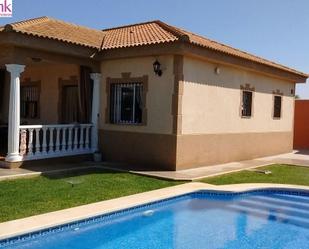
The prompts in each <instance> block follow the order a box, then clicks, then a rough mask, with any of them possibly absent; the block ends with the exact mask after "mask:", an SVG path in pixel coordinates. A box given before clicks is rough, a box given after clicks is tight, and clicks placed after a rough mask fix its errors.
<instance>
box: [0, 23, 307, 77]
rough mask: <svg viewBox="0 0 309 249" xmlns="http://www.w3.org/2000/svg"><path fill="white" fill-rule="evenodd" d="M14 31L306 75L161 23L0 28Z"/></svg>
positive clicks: (110, 47) (109, 47) (40, 24)
mask: <svg viewBox="0 0 309 249" xmlns="http://www.w3.org/2000/svg"><path fill="white" fill-rule="evenodd" d="M5 30H6V31H15V32H20V33H23V34H28V35H33V36H37V37H42V38H48V39H54V40H59V41H63V42H68V43H72V44H77V45H82V46H86V47H91V48H96V49H98V50H109V49H115V48H126V47H136V46H147V45H151V44H158V43H170V42H177V41H183V42H187V43H191V44H194V45H196V46H200V47H205V48H208V49H211V50H215V51H218V52H221V53H225V54H228V55H231V56H235V57H239V58H243V59H245V60H248V61H252V62H256V63H260V64H263V65H267V66H271V67H274V68H278V69H281V70H284V71H288V72H291V73H295V74H297V75H301V76H303V77H308V75H307V74H304V73H302V72H299V71H296V70H294V69H291V68H288V67H285V66H283V65H280V64H278V63H275V62H272V61H269V60H266V59H263V58H261V57H258V56H255V55H252V54H249V53H247V52H244V51H241V50H239V49H235V48H232V47H230V46H227V45H224V44H222V43H219V42H216V41H213V40H210V39H208V38H205V37H202V36H199V35H196V34H194V33H191V32H188V31H186V30H183V29H180V28H177V27H174V26H171V25H168V24H166V23H163V22H161V21H151V22H145V23H138V24H133V25H128V26H122V27H116V28H111V29H105V30H102V31H100V30H95V29H90V28H86V27H82V26H78V25H75V24H71V23H67V22H63V21H59V20H56V19H53V18H49V17H39V18H35V19H30V20H26V21H21V22H17V23H12V24H8V25H6V26H4V27H0V32H1V31H5Z"/></svg>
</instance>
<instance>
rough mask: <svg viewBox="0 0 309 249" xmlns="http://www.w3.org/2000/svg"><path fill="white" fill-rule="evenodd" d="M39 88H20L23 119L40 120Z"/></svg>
mask: <svg viewBox="0 0 309 249" xmlns="http://www.w3.org/2000/svg"><path fill="white" fill-rule="evenodd" d="M39 94H40V93H39V87H38V86H22V87H21V88H20V96H21V102H20V105H21V106H20V115H21V117H22V118H39V97H40V96H39Z"/></svg>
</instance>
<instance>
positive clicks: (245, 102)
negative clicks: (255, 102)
mask: <svg viewBox="0 0 309 249" xmlns="http://www.w3.org/2000/svg"><path fill="white" fill-rule="evenodd" d="M241 115H242V116H243V117H251V115H252V92H251V91H243V92H242V110H241Z"/></svg>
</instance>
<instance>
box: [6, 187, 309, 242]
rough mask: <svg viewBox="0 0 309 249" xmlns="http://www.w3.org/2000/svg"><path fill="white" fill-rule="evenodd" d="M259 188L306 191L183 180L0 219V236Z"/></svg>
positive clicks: (291, 188)
mask: <svg viewBox="0 0 309 249" xmlns="http://www.w3.org/2000/svg"><path fill="white" fill-rule="evenodd" d="M263 189H276V190H290V191H305V192H307V191H308V193H309V187H307V186H300V185H285V184H233V185H221V186H215V185H210V184H206V183H200V182H191V183H185V184H181V185H177V186H173V187H167V188H163V189H158V190H153V191H148V192H144V193H140V194H135V195H130V196H125V197H120V198H116V199H111V200H107V201H101V202H96V203H92V204H87V205H82V206H77V207H73V208H68V209H63V210H59V211H54V212H50V213H45V214H40V215H35V216H30V217H27V218H22V219H17V220H12V221H7V222H3V223H0V240H4V239H8V238H12V237H16V236H20V235H23V234H28V233H32V232H35V231H39V230H43V229H47V228H50V227H56V226H61V225H64V224H67V223H71V222H76V221H79V220H84V219H88V218H91V217H94V216H100V215H104V214H108V213H112V212H117V211H120V210H122V209H129V208H132V207H135V206H140V205H144V204H147V203H151V202H156V201H160V200H162V199H168V198H172V197H177V196H179V195H184V194H189V193H192V192H196V191H203V190H204V191H216V192H229V193H233V192H245V191H253V190H263Z"/></svg>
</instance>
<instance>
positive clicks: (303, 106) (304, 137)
mask: <svg viewBox="0 0 309 249" xmlns="http://www.w3.org/2000/svg"><path fill="white" fill-rule="evenodd" d="M294 148H295V149H309V100H296V101H295V117H294Z"/></svg>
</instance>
